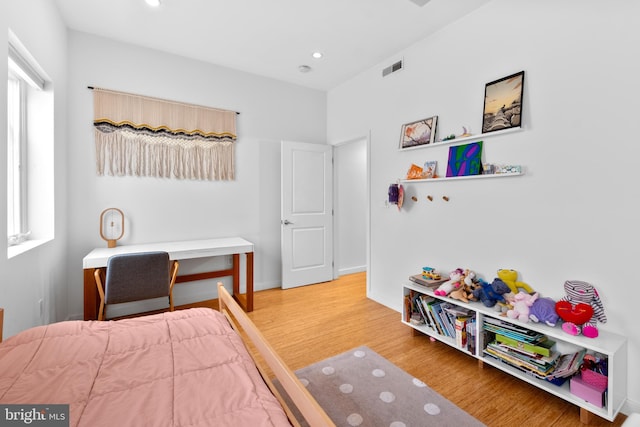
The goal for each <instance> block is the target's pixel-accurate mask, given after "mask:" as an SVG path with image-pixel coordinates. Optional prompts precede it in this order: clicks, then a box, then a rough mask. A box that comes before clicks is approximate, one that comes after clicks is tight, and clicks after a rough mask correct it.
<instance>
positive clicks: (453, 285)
mask: <svg viewBox="0 0 640 427" xmlns="http://www.w3.org/2000/svg"><path fill="white" fill-rule="evenodd" d="M463 279H464V270H463V269H461V268H456V269H455V270H453V271H452V272H451V273H449V280H447V281H446V282H444V283H443V284H441V285H440V286H438V288H437V289H436V290H435V291H433V293H434V294H436V295H438V296H440V297H446V296H447V295H449V294H450V293H451V291H453V290H454V289H458V288H459V287H460V286H462V280H463Z"/></svg>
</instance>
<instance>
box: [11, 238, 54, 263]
mask: <svg viewBox="0 0 640 427" xmlns="http://www.w3.org/2000/svg"><path fill="white" fill-rule="evenodd" d="M51 240H52V239H41V240H36V239H33V240H27V241H26V242H22V243H20V244H18V245H14V246H9V247H7V259H11V258H13V257H16V256H18V255H20V254H23V253H25V252H28V251H30V250H31V249H35V248H37V247H38V246H42V245H44V244H45V243H47V242H49V241H51Z"/></svg>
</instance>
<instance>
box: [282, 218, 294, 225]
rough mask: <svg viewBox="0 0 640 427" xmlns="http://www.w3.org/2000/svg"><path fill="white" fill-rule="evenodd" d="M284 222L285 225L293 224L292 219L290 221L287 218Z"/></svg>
mask: <svg viewBox="0 0 640 427" xmlns="http://www.w3.org/2000/svg"><path fill="white" fill-rule="evenodd" d="M282 223H283V224H284V225H292V224H293V223H292V222H291V221H289V220H288V219H285V220H284V221H282Z"/></svg>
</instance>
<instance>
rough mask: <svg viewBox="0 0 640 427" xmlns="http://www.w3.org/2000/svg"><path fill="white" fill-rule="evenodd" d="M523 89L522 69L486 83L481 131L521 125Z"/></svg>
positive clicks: (485, 131) (486, 131)
mask: <svg viewBox="0 0 640 427" xmlns="http://www.w3.org/2000/svg"><path fill="white" fill-rule="evenodd" d="M523 89H524V71H520V72H519V73H515V74H512V75H510V76H507V77H503V78H501V79H499V80H495V81H492V82H490V83H487V84H486V86H485V88H484V111H483V115H482V133H488V132H495V131H498V130H503V129H509V128H513V127H520V126H521V124H522V93H523Z"/></svg>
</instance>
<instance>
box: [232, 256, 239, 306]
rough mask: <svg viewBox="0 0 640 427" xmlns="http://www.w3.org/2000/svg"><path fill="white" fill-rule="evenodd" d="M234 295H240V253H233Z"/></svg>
mask: <svg viewBox="0 0 640 427" xmlns="http://www.w3.org/2000/svg"><path fill="white" fill-rule="evenodd" d="M233 295H236V296H237V295H240V254H233Z"/></svg>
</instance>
